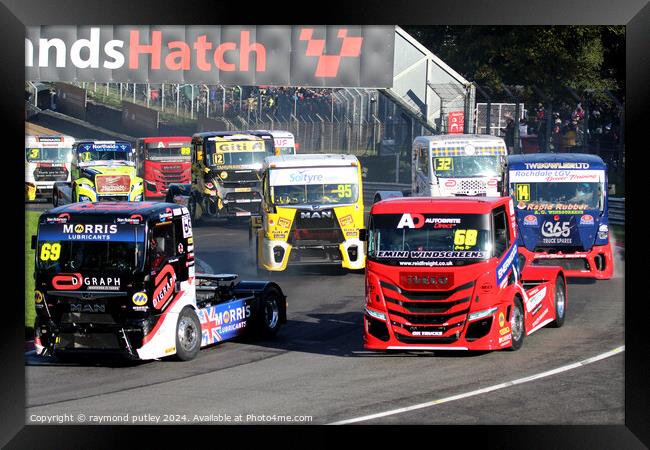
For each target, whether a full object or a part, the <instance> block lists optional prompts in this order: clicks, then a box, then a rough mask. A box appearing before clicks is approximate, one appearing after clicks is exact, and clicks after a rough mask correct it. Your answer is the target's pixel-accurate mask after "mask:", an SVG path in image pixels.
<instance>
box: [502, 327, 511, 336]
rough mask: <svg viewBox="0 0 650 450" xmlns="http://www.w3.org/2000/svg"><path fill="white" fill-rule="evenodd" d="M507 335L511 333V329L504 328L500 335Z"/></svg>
mask: <svg viewBox="0 0 650 450" xmlns="http://www.w3.org/2000/svg"><path fill="white" fill-rule="evenodd" d="M506 333H510V327H504V328H501V329H500V330H499V334H500V335H501V336H503V335H504V334H506Z"/></svg>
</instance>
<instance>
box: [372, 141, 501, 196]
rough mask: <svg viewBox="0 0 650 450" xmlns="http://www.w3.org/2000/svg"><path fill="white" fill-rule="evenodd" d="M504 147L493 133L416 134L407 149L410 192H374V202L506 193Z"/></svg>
mask: <svg viewBox="0 0 650 450" xmlns="http://www.w3.org/2000/svg"><path fill="white" fill-rule="evenodd" d="M507 154H508V153H507V147H506V144H505V141H504V140H503V139H502V138H500V137H496V136H490V135H482V134H441V135H434V136H418V137H416V138H415V140H414V141H413V147H412V152H411V163H412V166H411V189H410V191H406V192H402V191H377V192H376V193H375V197H374V202H375V203H376V202H378V201H380V200H383V199H386V198H391V197H402V196H404V195H412V196H416V197H449V196H472V197H474V196H489V197H503V196H507V195H508V192H507V189H508V184H507V182H506V176H507V170H506V166H507Z"/></svg>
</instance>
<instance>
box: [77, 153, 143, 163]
mask: <svg viewBox="0 0 650 450" xmlns="http://www.w3.org/2000/svg"><path fill="white" fill-rule="evenodd" d="M79 161H80V162H90V161H131V162H132V161H133V154H132V153H131V152H130V151H128V152H123V151H114V150H103V151H90V152H79Z"/></svg>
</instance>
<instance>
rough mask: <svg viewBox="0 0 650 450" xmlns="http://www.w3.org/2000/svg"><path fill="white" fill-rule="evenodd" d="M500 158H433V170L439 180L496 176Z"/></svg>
mask: <svg viewBox="0 0 650 450" xmlns="http://www.w3.org/2000/svg"><path fill="white" fill-rule="evenodd" d="M500 158H501V156H499V155H479V156H467V155H463V156H434V157H433V170H434V172H435V174H436V176H437V177H439V178H465V177H492V176H498V175H500V173H501V170H500Z"/></svg>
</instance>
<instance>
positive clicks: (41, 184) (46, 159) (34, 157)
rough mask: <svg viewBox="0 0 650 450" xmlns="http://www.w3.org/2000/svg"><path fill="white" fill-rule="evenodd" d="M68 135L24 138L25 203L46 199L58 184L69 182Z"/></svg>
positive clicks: (69, 156)
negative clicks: (59, 182) (55, 184)
mask: <svg viewBox="0 0 650 450" xmlns="http://www.w3.org/2000/svg"><path fill="white" fill-rule="evenodd" d="M73 144H74V138H73V137H71V136H26V137H25V200H27V201H34V200H36V199H38V198H44V199H46V200H49V199H50V198H51V195H52V188H53V186H54V183H55V182H57V181H70V162H71V160H72V145H73Z"/></svg>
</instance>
